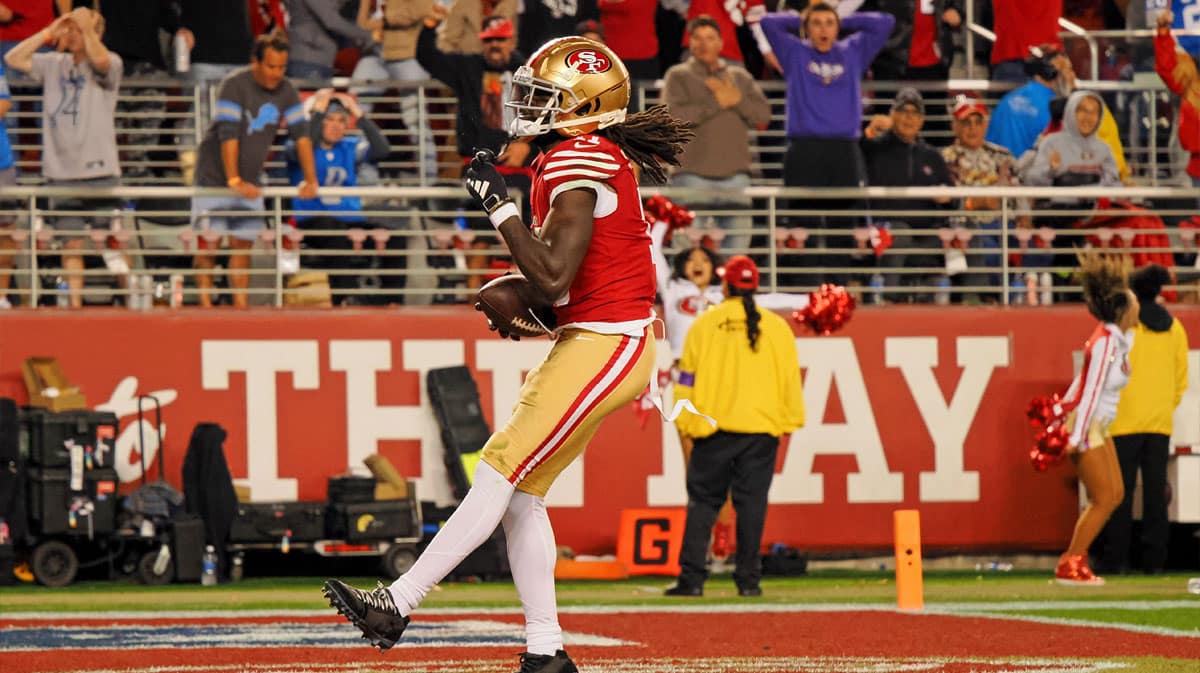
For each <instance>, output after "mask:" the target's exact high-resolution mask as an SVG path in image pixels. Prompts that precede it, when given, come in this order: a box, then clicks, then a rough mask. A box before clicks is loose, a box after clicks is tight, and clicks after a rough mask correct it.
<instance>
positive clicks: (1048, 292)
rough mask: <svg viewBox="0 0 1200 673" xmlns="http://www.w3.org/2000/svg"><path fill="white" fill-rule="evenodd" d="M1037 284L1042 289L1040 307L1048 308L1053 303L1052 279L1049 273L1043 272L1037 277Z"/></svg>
mask: <svg viewBox="0 0 1200 673" xmlns="http://www.w3.org/2000/svg"><path fill="white" fill-rule="evenodd" d="M1038 284H1039V285H1041V287H1042V306H1049V305H1051V304H1053V303H1054V278H1052V277H1051V276H1050V272H1049V271H1043V272H1042V273H1041V275H1040V276H1039V277H1038Z"/></svg>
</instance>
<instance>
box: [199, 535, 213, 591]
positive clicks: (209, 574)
mask: <svg viewBox="0 0 1200 673" xmlns="http://www.w3.org/2000/svg"><path fill="white" fill-rule="evenodd" d="M200 584H203V585H204V586H206V587H215V586H216V585H217V550H215V549H213V546H212V545H211V544H210V545H207V546H205V547H204V573H203V574H202V575H200Z"/></svg>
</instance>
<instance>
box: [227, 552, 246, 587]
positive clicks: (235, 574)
mask: <svg viewBox="0 0 1200 673" xmlns="http://www.w3.org/2000/svg"><path fill="white" fill-rule="evenodd" d="M244 563H245V559H243V558H242V555H241V554H234V556H233V559H232V560H231V561H230V566H229V579H230V580H232V581H234V582H237V581H239V580H241V579H242V575H243V573H244V570H245V568H244V566H243V564H244Z"/></svg>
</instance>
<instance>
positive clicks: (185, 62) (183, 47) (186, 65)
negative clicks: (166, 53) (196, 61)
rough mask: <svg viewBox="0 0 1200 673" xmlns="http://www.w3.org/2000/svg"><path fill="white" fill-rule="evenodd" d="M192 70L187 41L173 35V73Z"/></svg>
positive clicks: (181, 36) (190, 53)
mask: <svg viewBox="0 0 1200 673" xmlns="http://www.w3.org/2000/svg"><path fill="white" fill-rule="evenodd" d="M191 69H192V50H191V49H189V48H188V43H187V39H186V38H185V37H184V36H183V35H181V34H179V33H176V34H175V72H177V73H185V72H188V71H189V70H191Z"/></svg>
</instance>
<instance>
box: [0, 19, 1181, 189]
mask: <svg viewBox="0 0 1200 673" xmlns="http://www.w3.org/2000/svg"><path fill="white" fill-rule="evenodd" d="M969 4H970V3H968V6H969ZM968 34H970V32H969V31H968ZM968 53H969V52H968ZM968 66H970V62H968ZM968 73H971V68H970V67H968ZM336 84H337V85H338V86H339V87H348V88H350V89H352V90H360V91H363V93H361V94H360V102H361V103H362V105H363V106H364V108H366V109H371V110H372V111H371V117H372V119H374V120H375V121H376V122H377V123H378V124H379V125H380V127H381V129H382V130H383V133H384V135H385V136H386V137H387V138H388V141H389V143H390V144H391V145H392V150H393V151H392V154H391V156H389V157H388V158H387V159H385V160H383V161H380V162H378V163H377V164H375V165H374V166H372V167H370V170H369V171H368V173H367V174H366V175H364V176H363V180H364V181H365V182H363V183H364V184H395V185H400V186H414V187H416V186H437V185H446V186H454V185H457V181H458V176H459V172H460V171H461V161H460V159H459V157H458V154H457V150H456V149H455V134H454V133H455V132H454V128H453V127H454V118H455V108H454V106H455V102H456V99H455V98H454V97H453V95H452V94H451V92H450V91H449V90H447V89H446V88H445V87H443V86H442V85H440V84H438V83H436V82H426V83H411V82H351V81H349V80H342V79H338V80H336ZM906 85H915V86H917V87H918V88H919V89H921V90H922V91H923V92H924V94H925V96H926V112H927V116H926V131H925V133H924V136H925V138H926V140H928V141H929V142H930V143H932V144H934V145H945V144H949V143H950V142H951V140H952V137H951V132H950V119H951V118H950V108H951V107H952V105H953V103H954V95H955V94H956V93H957V92H960V91H974V92H977V93H979V94H981V95H982V96H983V98H984V102H985V103H987V104H988V105H994V104H995V103H996V102H997V101H998V100H999V99H1000V97H1001V96H1002V95H1003V94H1004V93H1006V92H1007V91H1008V90H1010V89H1011V88H1012V85H1011V84H1008V83H997V82H989V81H987V80H981V79H965V80H963V79H951V80H948V81H946V82H940V83H930V82H921V83H904V82H868V83H866V85H865V87H864V96H865V98H864V107H865V109H867V110H868V111H869V110H872V109H874V110H880V111H886V109H887V108H888V106H889V104H890V102H891V98H892V95H893V93H894V92H895V91H896V90H897V89H898V88H899V87H900V86H906ZM761 86H762V88H763V90H764V91H765V93H766V94H767V97H768V100H769V101H770V106H771V121H770V122H769V124H768V126H767V127H766V128H764V129H755V130H751V131H750V132H749V133H748V136H747V142H748V144H749V146H750V150H751V158H752V165H751V171H752V175H753V182H754V183H755V184H762V185H778V184H781V182H782V179H781V176H782V171H783V155H784V153H785V151H786V145H787V137H786V133H785V130H784V125H785V116H786V103H785V97H784V94H785V89H784V84H783V83H782V82H778V81H770V82H762V83H761ZM1080 86H1081V87H1084V88H1088V89H1092V90H1096V91H1099V92H1101V93H1102V94H1104V95H1106V96H1108V97H1110V98H1117V97H1120V98H1121V99H1122V100H1124V101H1126V102H1127V104H1126V105H1125V107H1124V108H1122V109H1114V114H1116V115H1118V119H1119V121H1120V124H1119V125H1120V126H1121V128H1122V129H1123V132H1122V140H1123V142H1124V147H1125V154H1126V159H1127V161H1128V163H1129V165H1130V167H1131V171H1132V174H1133V175H1134V176H1136V177H1138V178H1139V179H1140V180H1142V181H1144V182H1147V183H1149V184H1151V185H1157V184H1159V182H1161V181H1164V180H1168V179H1170V177H1171V176H1179V175H1182V170H1181V162H1179V161H1176V160H1175V159H1174V158H1173V157H1172V156H1171V155H1170V153H1169V151H1168V148H1167V142H1166V141H1165V138H1167V137H1169V136H1170V132H1169V131H1170V129H1158V128H1157V126H1156V124H1157V123H1158V121H1157V116H1158V113H1159V110H1160V106H1161V105H1162V101H1163V100H1166V98H1164V96H1165V94H1166V89H1165V87H1163V86H1162V84H1161V83H1160V82H1157V81H1154V82H1153V83H1152V84H1145V83H1134V82H1113V81H1084V82H1080ZM11 88H12V90H13V100H14V107H13V109H12V110H11V111H10V112H9V114H8V118H9V124H8V126H9V135H10V137H11V139H12V144H13V150H14V152H15V153H16V156H17V165H18V168H19V169H20V173H21V174H20V181H21V182H22V184H30V185H32V184H38V183H40V182H41V178H40V162H39V158H38V157H39V152H40V150H41V137H40V125H41V117H40V114H41V113H40V112H39V109H38V106H39V104H40V103H39V101H40V93H39V89H38V88H37V87H36V86H35V85H32V84H30V83H29V82H27V81H22V80H14V81H13V82H12V83H11ZM147 92H153V95H149V94H148V93H147ZM211 93H212V92H211V89H206V88H204V87H197V86H195V85H193V84H192V83H190V82H180V81H175V80H165V79H149V80H137V79H131V80H128V81H124V82H122V89H121V95H120V97H119V101H118V107H117V111H116V122H117V126H118V130H117V134H118V149H119V151H120V153H121V158H122V168H123V170H124V171H125V173H126V175H125V177H124V183H125V184H130V185H162V186H170V185H184V184H187V182H186V181H185V179H184V173H185V167H187V166H190V165H192V164H193V163H194V160H195V151H196V147H197V145H198V144H199V142H200V139H201V137H202V135H203V132H204V125H203V123H202V119H201V118H200V116H199V115H197V110H201V109H203V108H204V106H205V104H206V103H205V101H207V100H208V99H209V98H211ZM405 97H407V99H408V100H411V101H414V102H412V103H411V105H413V106H415V114H416V119H415V121H414V120H413V119H412V118H411V114H412V112H413V109H412V108H408V111H406V109H405V105H410V103H407V102H405V100H406V98H405ZM634 100H635V101H638V103H639V105H640V106H642V107H645V106H649V105H653V104H656V103H658V102H661V82H637V83H635V87H634ZM1135 101H1136V104H1135ZM146 106H149V107H148V108H147V107H146ZM406 117H407V120H406ZM410 125H411V126H413V127H415V128H409V126H410ZM423 129H428V131H429V137H431V138H432V141H433V143H434V146H435V151H436V153H437V158H436V163H435V164H434V165H430V164H429V160H428V157H427V155H428V154H429V152H428V151H426V150H425V149H424V148H423V147H422V145H421V144H420V142H419V137H420V134H421V133H422V130H423ZM1150 131H1154V132H1150ZM1160 136H1161V137H1160ZM279 140H280V143H279V144H277V145H276V146H275V148H274V154H273V156H272V158H271V159H270V160H269V161H268V162H267V164H266V167H265V174H266V178H267V180H268V183H269V184H274V185H283V184H287V174H286V166H285V164H284V162H283V159H282V157H283V154H282V150H283V145H282V141H283V138H282V136H281V137H280V139H279ZM376 174H377V175H376Z"/></svg>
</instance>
